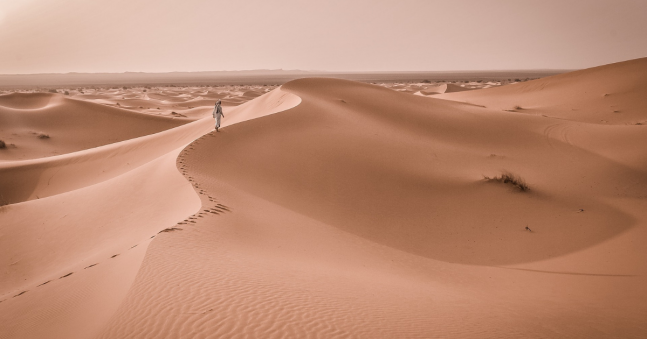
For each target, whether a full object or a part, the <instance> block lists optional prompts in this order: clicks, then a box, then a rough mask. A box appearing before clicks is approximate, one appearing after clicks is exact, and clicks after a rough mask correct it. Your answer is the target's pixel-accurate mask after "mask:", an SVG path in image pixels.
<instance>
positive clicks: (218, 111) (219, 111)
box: [213, 105, 223, 128]
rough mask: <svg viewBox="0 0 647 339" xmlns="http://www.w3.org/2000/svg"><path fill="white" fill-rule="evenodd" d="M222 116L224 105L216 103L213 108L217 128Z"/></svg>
mask: <svg viewBox="0 0 647 339" xmlns="http://www.w3.org/2000/svg"><path fill="white" fill-rule="evenodd" d="M222 116H223V114H222V107H221V106H220V105H216V107H215V108H214V109H213V117H214V118H215V119H216V128H220V119H221V118H222Z"/></svg>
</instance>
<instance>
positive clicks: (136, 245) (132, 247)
mask: <svg viewBox="0 0 647 339" xmlns="http://www.w3.org/2000/svg"><path fill="white" fill-rule="evenodd" d="M135 247H137V245H135V246H133V247H131V248H129V250H132V249H133V248H135Z"/></svg>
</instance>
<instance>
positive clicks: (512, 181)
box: [484, 171, 530, 192]
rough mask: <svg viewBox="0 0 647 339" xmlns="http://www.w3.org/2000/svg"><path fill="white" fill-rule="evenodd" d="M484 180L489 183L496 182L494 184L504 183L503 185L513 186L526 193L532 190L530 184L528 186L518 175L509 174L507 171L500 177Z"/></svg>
mask: <svg viewBox="0 0 647 339" xmlns="http://www.w3.org/2000/svg"><path fill="white" fill-rule="evenodd" d="M484 178H485V180H486V181H488V182H492V181H494V182H500V183H503V184H509V185H512V186H514V187H515V188H517V189H518V190H520V191H522V192H526V191H529V190H530V188H529V187H528V184H526V181H525V180H523V179H522V178H521V177H519V176H518V175H515V174H512V173H510V172H507V171H506V172H503V173H501V175H499V176H497V177H493V178H490V177H487V176H484Z"/></svg>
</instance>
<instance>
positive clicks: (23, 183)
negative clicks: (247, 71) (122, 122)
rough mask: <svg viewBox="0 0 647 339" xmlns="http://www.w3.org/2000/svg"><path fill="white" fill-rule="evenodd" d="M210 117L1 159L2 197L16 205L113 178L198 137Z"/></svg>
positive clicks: (0, 182) (203, 131) (5, 202)
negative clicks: (97, 143)
mask: <svg viewBox="0 0 647 339" xmlns="http://www.w3.org/2000/svg"><path fill="white" fill-rule="evenodd" d="M207 120H208V119H207ZM207 120H199V121H195V122H191V123H188V124H185V125H181V126H179V127H176V128H172V129H169V130H166V131H162V132H159V133H155V134H152V135H146V136H142V137H139V138H135V139H130V140H126V141H121V142H117V143H113V144H108V145H105V146H101V147H97V148H93V149H88V150H82V151H78V152H74V153H68V154H63V155H59V156H54V157H48V158H40V159H32V160H24V161H12V162H0V191H1V192H2V197H1V198H2V200H3V202H4V204H15V203H19V202H23V201H29V200H34V199H41V198H45V197H48V196H52V195H56V194H60V193H63V192H67V191H71V190H75V189H79V188H82V187H86V186H89V185H93V184H96V183H99V182H102V181H105V180H108V179H110V178H114V177H116V176H118V175H120V174H123V173H125V172H128V171H130V170H132V169H133V168H136V167H138V166H141V165H143V164H145V163H147V162H149V161H151V160H152V159H155V158H157V157H159V156H161V155H162V154H164V153H166V152H168V150H169V149H174V148H177V147H180V146H181V145H186V144H188V143H190V142H191V141H193V140H195V139H196V138H197V137H199V136H200V135H202V134H204V133H205V132H206V131H208V130H209V128H210V126H209V125H210V124H209V123H208V122H207Z"/></svg>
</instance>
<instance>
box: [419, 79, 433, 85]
mask: <svg viewBox="0 0 647 339" xmlns="http://www.w3.org/2000/svg"><path fill="white" fill-rule="evenodd" d="M421 83H423V84H430V83H431V81H429V80H426V79H425V80H422V81H421Z"/></svg>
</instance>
